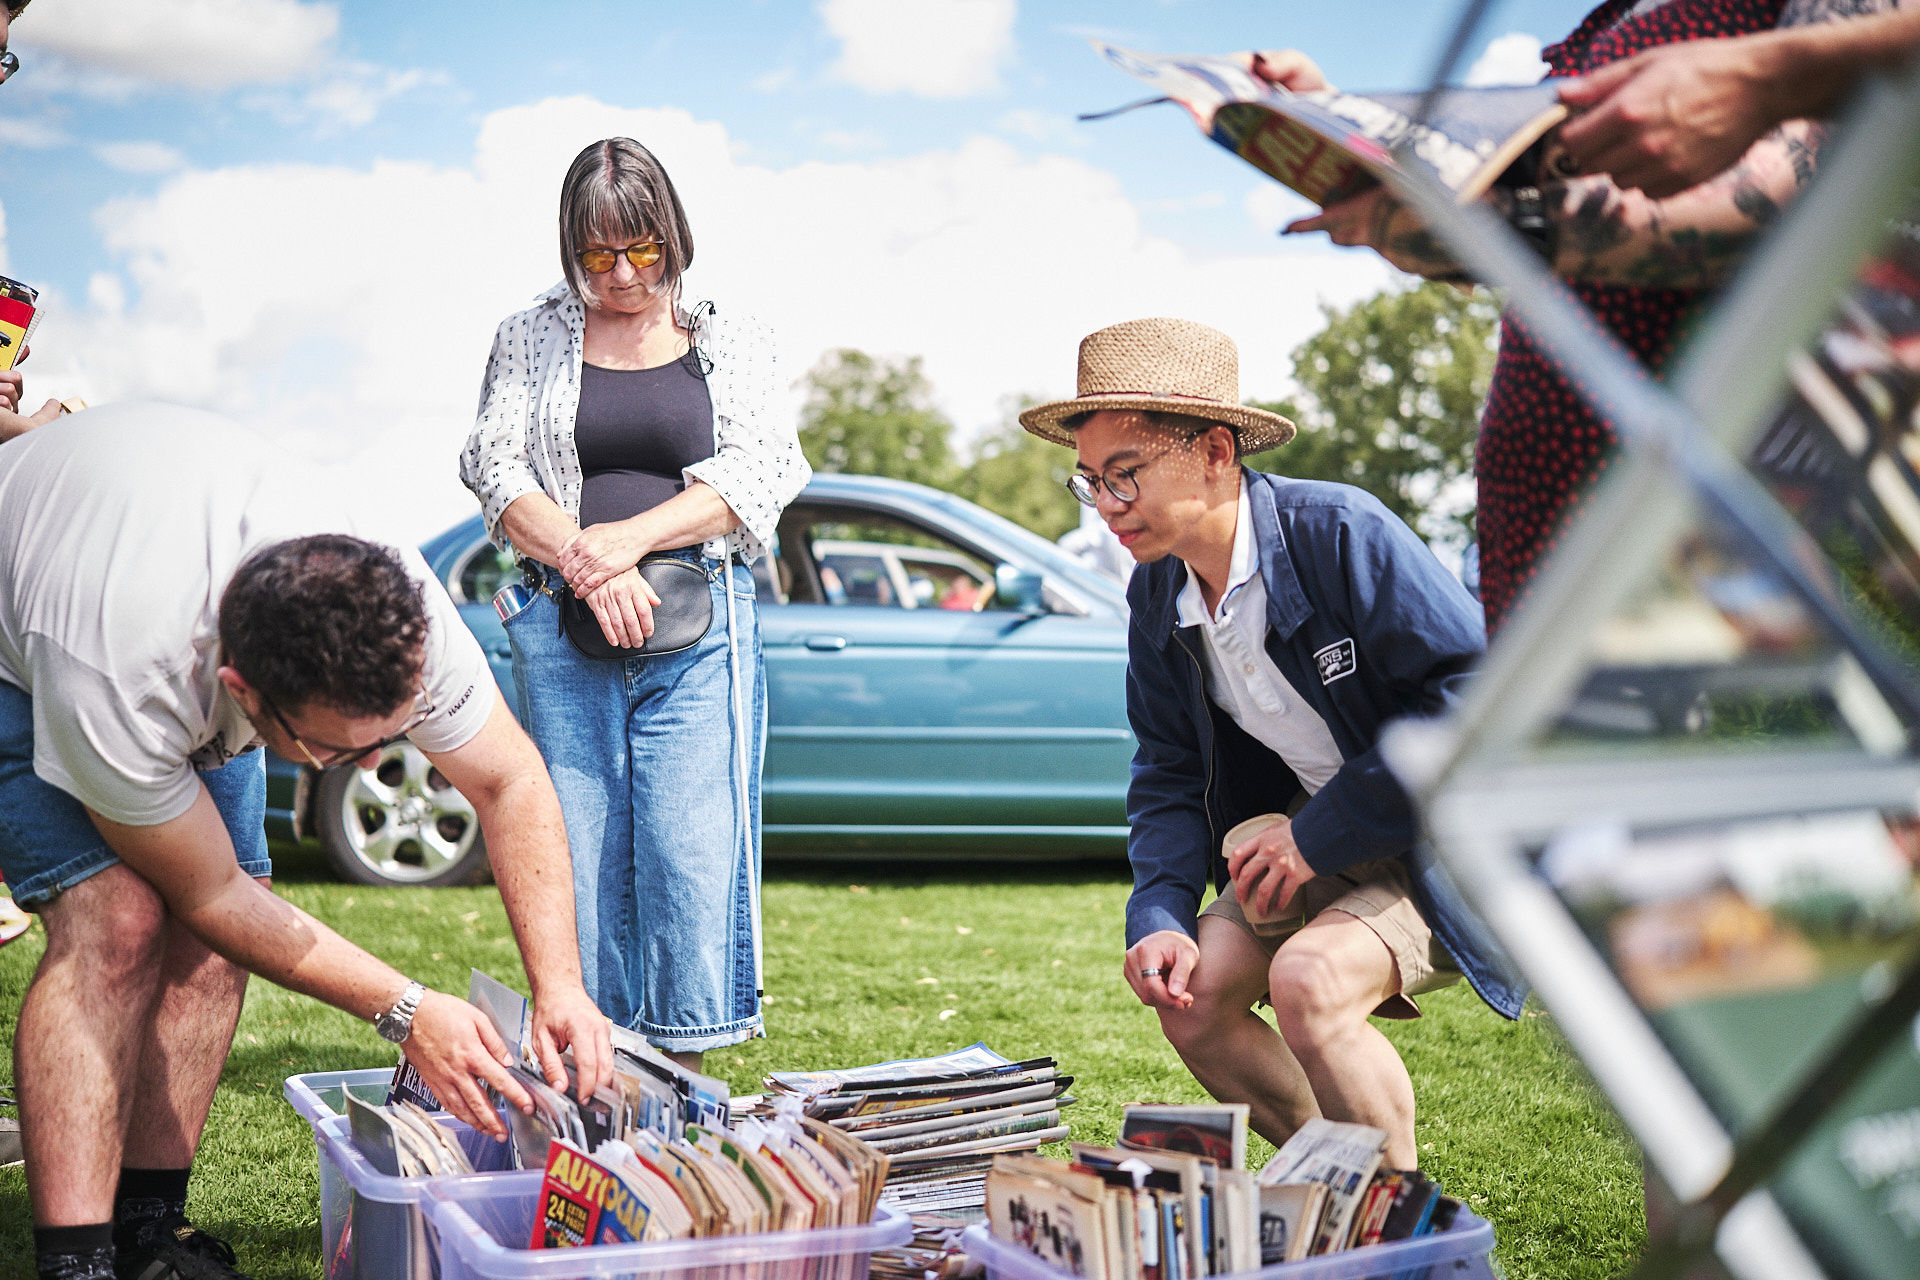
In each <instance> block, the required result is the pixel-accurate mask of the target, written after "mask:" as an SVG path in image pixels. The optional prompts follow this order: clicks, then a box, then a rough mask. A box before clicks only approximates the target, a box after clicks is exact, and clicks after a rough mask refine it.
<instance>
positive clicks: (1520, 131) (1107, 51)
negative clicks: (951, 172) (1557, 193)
mask: <svg viewBox="0 0 1920 1280" xmlns="http://www.w3.org/2000/svg"><path fill="white" fill-rule="evenodd" d="M1092 43H1093V47H1094V48H1095V49H1096V50H1098V51H1099V53H1100V56H1102V57H1103V58H1105V59H1106V60H1107V61H1108V62H1110V63H1112V64H1113V65H1114V66H1116V67H1118V68H1119V69H1120V70H1122V71H1125V72H1126V73H1127V74H1129V75H1131V76H1134V77H1137V78H1138V79H1140V80H1144V81H1145V82H1146V83H1148V84H1150V85H1152V86H1153V87H1154V88H1155V89H1157V90H1159V91H1160V94H1161V96H1160V97H1158V98H1153V99H1149V100H1148V103H1152V102H1173V103H1177V104H1178V105H1180V106H1182V107H1185V108H1186V110H1187V113H1188V114H1189V115H1191V116H1192V117H1193V120H1194V123H1195V124H1197V125H1199V126H1200V131H1201V132H1202V133H1204V134H1206V135H1207V136H1208V137H1209V138H1212V139H1213V140H1214V141H1215V142H1217V143H1219V144H1220V145H1221V146H1223V147H1225V148H1226V149H1227V150H1229V151H1231V152H1233V153H1234V154H1235V155H1237V156H1239V157H1240V158H1241V159H1242V160H1245V161H1246V162H1247V163H1248V164H1250V165H1252V166H1253V167H1254V168H1256V169H1258V170H1260V171H1261V172H1262V173H1265V174H1267V175H1268V176H1269V177H1272V178H1276V179H1278V180H1279V181H1280V182H1282V183H1285V184H1286V185H1287V186H1289V187H1291V188H1293V189H1294V190H1295V191H1297V192H1299V193H1300V194H1301V195H1303V196H1305V197H1306V198H1307V199H1309V200H1311V201H1313V202H1314V203H1315V204H1317V205H1321V206H1325V205H1331V204H1338V203H1340V202H1341V201H1342V200H1346V199H1348V198H1350V197H1352V196H1355V195H1358V194H1360V193H1361V192H1362V191H1365V190H1366V189H1367V188H1368V187H1371V186H1373V185H1374V184H1375V183H1378V182H1380V181H1383V180H1384V179H1385V178H1386V177H1387V175H1389V174H1391V173H1395V172H1408V173H1416V174H1418V175H1420V176H1423V177H1425V178H1428V179H1430V180H1432V181H1435V182H1438V183H1440V184H1441V185H1442V186H1445V187H1446V188H1447V189H1448V190H1450V191H1452V192H1453V193H1454V194H1455V195H1456V196H1457V197H1458V198H1459V199H1460V201H1461V202H1462V203H1466V202H1468V201H1471V200H1477V199H1479V198H1480V197H1481V196H1482V195H1484V194H1485V193H1486V191H1487V189H1488V188H1489V187H1492V186H1493V185H1495V184H1496V183H1502V184H1504V185H1510V186H1527V185H1532V184H1533V183H1535V182H1537V181H1538V180H1539V178H1540V176H1541V174H1542V173H1543V172H1558V171H1559V169H1560V167H1561V165H1562V163H1563V162H1562V160H1561V158H1560V153H1559V151H1558V149H1557V148H1556V147H1554V145H1553V143H1552V138H1551V134H1552V130H1553V128H1554V126H1556V125H1558V124H1559V123H1560V122H1561V121H1562V120H1564V119H1565V118H1566V115H1567V109H1566V108H1565V107H1563V106H1561V105H1560V102H1559V100H1558V89H1557V86H1556V84H1555V82H1554V81H1551V80H1546V81H1542V82H1541V83H1539V84H1531V85H1503V86H1498V87H1488V88H1449V89H1447V90H1445V91H1444V92H1443V93H1442V94H1441V95H1440V96H1439V98H1438V99H1437V101H1436V102H1435V103H1434V106H1433V110H1432V112H1431V115H1430V117H1429V119H1428V122H1427V123H1426V124H1424V125H1416V124H1415V116H1416V115H1417V113H1418V111H1419V106H1420V101H1421V98H1422V95H1420V94H1417V93H1343V92H1341V91H1340V90H1337V89H1325V90H1320V91H1317V92H1313V93H1294V92H1291V91H1290V90H1287V89H1282V88H1280V87H1278V86H1276V85H1271V84H1268V83H1267V82H1266V81H1264V80H1262V79H1260V78H1259V77H1257V76H1255V75H1254V74H1253V73H1252V72H1250V71H1249V70H1247V68H1246V67H1244V66H1242V65H1241V64H1240V63H1239V62H1237V61H1235V60H1234V59H1232V58H1221V57H1201V56H1194V55H1186V54H1171V55H1166V54H1151V53H1138V52H1135V51H1134V50H1132V49H1123V48H1121V47H1120V46H1119V45H1114V44H1105V43H1103V42H1101V41H1098V40H1095V41H1093V42H1092ZM1148 103H1139V104H1135V105H1140V106H1145V105H1148ZM1101 114H1105V115H1111V114H1113V113H1112V112H1106V113H1101ZM1097 118H1099V116H1098V115H1095V116H1082V117H1081V119H1083V120H1084V119H1097ZM1403 142H1404V143H1410V145H1408V146H1407V147H1406V149H1405V150H1404V151H1401V152H1397V151H1396V148H1398V147H1400V146H1401V144H1402V143H1403Z"/></svg>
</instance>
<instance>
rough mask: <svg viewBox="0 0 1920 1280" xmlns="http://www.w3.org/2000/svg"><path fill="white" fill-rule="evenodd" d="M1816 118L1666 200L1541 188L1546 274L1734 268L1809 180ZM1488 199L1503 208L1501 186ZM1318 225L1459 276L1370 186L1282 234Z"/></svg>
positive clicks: (1587, 187) (1659, 277)
mask: <svg viewBox="0 0 1920 1280" xmlns="http://www.w3.org/2000/svg"><path fill="white" fill-rule="evenodd" d="M1824 137H1825V128H1824V126H1821V125H1817V124H1813V123H1811V122H1808V121H1805V120H1796V121H1793V122H1791V123H1789V124H1786V125H1783V126H1781V127H1780V128H1779V129H1776V130H1775V131H1774V132H1773V133H1772V134H1769V135H1768V136H1767V137H1765V138H1763V139H1761V140H1760V141H1759V142H1758V143H1755V144H1754V146H1753V147H1752V148H1751V149H1750V150H1749V151H1748V152H1747V154H1746V156H1745V157H1744V158H1743V159H1742V160H1741V161H1740V162H1739V163H1738V164H1736V165H1735V166H1734V167H1733V168H1731V169H1729V170H1727V171H1726V172H1725V173H1723V174H1721V175H1720V176H1719V177H1717V178H1715V179H1713V180H1712V181H1710V182H1706V183H1702V184H1701V185H1700V186H1697V187H1694V188H1693V189H1691V190H1688V191H1683V192H1681V193H1680V194H1679V195H1678V196H1675V197H1674V198H1673V199H1671V200H1653V199H1649V198H1648V197H1647V196H1646V195H1644V194H1642V193H1641V192H1639V191H1623V190H1621V189H1620V188H1619V187H1617V186H1615V185H1614V184H1613V182H1612V181H1611V180H1609V179H1607V178H1604V177H1585V178H1575V179H1572V180H1571V181H1568V182H1566V183H1563V184H1558V185H1556V186H1554V187H1552V188H1549V189H1548V190H1547V191H1546V192H1545V195H1546V199H1547V216H1548V217H1549V219H1551V220H1552V222H1553V223H1554V224H1555V227H1556V228H1557V230H1558V242H1559V243H1558V248H1557V251H1556V252H1555V254H1554V260H1553V269H1554V272H1555V274H1557V275H1559V276H1561V277H1563V278H1565V279H1568V280H1589V281H1598V282H1601V283H1605V284H1630V285H1640V286H1642V287H1650V288H1661V289H1689V288H1700V287H1704V286H1709V285H1714V284H1718V283H1720V282H1721V281H1724V280H1725V279H1727V278H1728V277H1729V276H1731V275H1732V274H1733V271H1734V268H1735V267H1737V266H1738V265H1739V264H1740V261H1741V259H1742V258H1744V257H1745V256H1746V253H1747V250H1748V249H1749V248H1750V247H1751V245H1752V243H1753V239H1754V237H1755V236H1756V235H1758V234H1759V233H1760V232H1761V231H1762V230H1764V229H1765V228H1766V227H1767V226H1768V224H1770V223H1771V222H1772V221H1773V220H1774V219H1775V218H1776V217H1778V216H1779V214H1780V210H1781V209H1783V208H1785V207H1786V206H1787V204H1789V203H1790V202H1791V201H1792V200H1793V198H1794V196H1796V195H1797V194H1799V191H1800V189H1801V188H1802V187H1804V186H1806V185H1807V183H1809V182H1810V181H1812V180H1813V175H1814V170H1815V167H1816V160H1817V158H1818V152H1819V148H1820V144H1821V142H1822V141H1823V139H1824ZM1488 198H1489V200H1491V201H1492V203H1493V204H1494V205H1495V207H1496V208H1499V209H1500V211H1501V212H1502V213H1503V214H1504V213H1506V212H1507V210H1506V208H1505V207H1504V206H1505V204H1506V201H1507V196H1506V193H1505V192H1503V191H1500V190H1497V189H1496V190H1495V191H1494V192H1492V193H1490V195H1489V197H1488ZM1306 231H1325V232H1326V233H1327V234H1328V235H1329V236H1330V237H1332V239H1333V242H1334V243H1335V244H1344V245H1366V246H1369V247H1371V248H1373V249H1375V250H1377V251H1378V252H1379V253H1380V255H1381V256H1382V257H1384V258H1386V259H1387V261H1389V262H1391V263H1392V264H1393V265H1394V266H1396V267H1398V268H1400V269H1401V270H1402V271H1410V272H1412V273H1414V274H1415V275H1422V276H1429V277H1433V278H1437V279H1452V278H1458V276H1459V272H1460V268H1459V266H1458V265H1457V264H1456V263H1455V262H1454V261H1453V257H1452V255H1451V254H1449V253H1448V252H1447V249H1446V246H1445V245H1443V244H1441V243H1440V240H1439V237H1437V236H1435V235H1434V234H1433V233H1432V232H1431V231H1429V230H1427V228H1426V225H1425V224H1424V223H1422V222H1421V221H1420V219H1419V218H1418V216H1416V215H1415V214H1414V213H1413V211H1412V210H1410V209H1408V208H1406V207H1405V206H1404V205H1402V204H1401V203H1400V202H1399V201H1398V200H1395V199H1394V198H1393V197H1392V196H1390V195H1388V194H1386V192H1385V191H1384V190H1382V189H1379V188H1375V189H1374V190H1372V191H1368V192H1366V193H1364V194H1362V195H1358V196H1355V197H1354V198H1353V199H1351V200H1347V201H1345V202H1343V203H1341V204H1338V205H1334V206H1332V207H1331V208H1328V209H1323V210H1321V212H1319V213H1318V214H1316V215H1314V216H1313V217H1311V218H1302V219H1300V220H1299V221H1298V222H1295V223H1293V224H1291V225H1290V226H1288V227H1287V228H1286V232H1287V233H1288V234H1294V233H1299V232H1306Z"/></svg>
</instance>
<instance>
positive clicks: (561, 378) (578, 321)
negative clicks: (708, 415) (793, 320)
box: [460, 282, 813, 561]
mask: <svg viewBox="0 0 1920 1280" xmlns="http://www.w3.org/2000/svg"><path fill="white" fill-rule="evenodd" d="M678 318H679V320H680V323H681V324H682V326H684V327H685V328H686V329H687V330H688V331H689V332H690V333H692V335H693V342H694V345H695V346H696V347H698V348H699V350H700V353H701V354H702V355H704V356H706V357H707V359H708V360H709V361H710V362H711V363H712V368H711V370H710V371H709V372H708V374H707V394H708V396H709V397H710V398H711V399H712V401H713V443H714V452H713V456H712V457H711V458H707V459H704V460H703V461H700V462H696V463H694V464H693V465H692V466H690V467H687V468H686V469H685V472H684V474H685V477H686V480H687V483H689V484H691V483H692V482H693V481H695V480H699V481H703V482H704V483H706V484H709V485H711V486H713V490H714V492H716V493H718V494H719V495H720V497H721V499H722V500H723V501H725V502H726V504H727V506H728V507H730V508H732V510H733V514H734V515H735V516H737V517H738V518H739V520H740V527H739V528H738V529H737V530H735V531H734V532H732V533H730V534H727V535H726V537H725V538H724V539H722V538H715V539H713V540H712V541H710V542H708V543H707V544H706V547H705V550H706V552H707V554H708V555H712V556H722V555H725V554H726V553H727V551H729V550H730V551H734V552H738V553H740V554H741V555H742V556H744V557H745V558H746V559H748V560H750V561H751V560H754V559H756V558H758V557H759V556H761V555H763V554H764V553H765V552H766V551H767V549H768V548H770V547H771V546H772V545H773V528H774V525H775V524H776V523H777V522H778V521H779V519H780V513H781V512H782V511H783V510H785V509H786V505H787V504H788V503H789V502H791V501H793V499H794V498H795V497H796V496H798V494H799V493H800V490H801V489H803V488H805V487H806V483H807V481H808V480H809V479H810V478H812V476H813V469H812V468H811V467H809V466H808V465H807V460H806V458H805V457H804V456H803V455H802V454H801V452H800V436H799V433H798V431H797V430H796V428H795V425H794V424H793V423H792V422H789V421H786V420H784V417H781V418H780V419H779V420H776V414H775V411H774V396H775V392H776V391H777V389H778V387H779V372H778V369H777V361H776V357H775V351H774V342H773V334H772V331H771V330H769V329H768V328H767V326H766V325H764V324H762V323H761V322H760V321H758V320H756V319H754V318H753V317H751V316H748V315H745V314H739V313H735V312H732V311H721V310H720V309H719V308H718V307H716V306H715V305H714V304H713V303H711V302H700V303H695V304H694V305H692V306H691V307H683V308H681V309H680V312H679V317H678ZM586 330H587V309H586V306H585V304H583V303H582V302H581V301H580V299H579V298H578V297H576V296H575V295H574V293H573V290H571V289H569V288H568V287H567V285H566V284H565V283H564V282H563V283H560V284H557V285H555V286H553V288H551V289H549V290H547V291H546V292H545V293H543V294H541V295H540V297H539V300H538V302H537V304H536V305H534V306H532V307H529V308H528V309H527V310H525V311H520V312H516V313H515V314H513V315H511V316H508V317H507V318H506V319H505V320H504V321H502V322H501V324H500V328H499V331H498V332H497V333H495V335H494V339H493V354H492V355H491V356H489V357H488V359H487V377H486V381H485V382H484V383H483V384H482V385H481V388H480V412H479V418H478V420H477V421H476V422H475V423H474V427H473V433H472V434H471V435H469V436H468V437H467V444H466V448H465V449H463V450H462V451H461V454H460V480H461V482H462V483H463V484H465V485H466V486H467V488H469V489H471V490H473V493H474V496H475V497H477V498H479V499H480V511H481V515H482V516H483V518H484V519H485V520H486V522H487V534H488V536H489V537H491V538H492V539H493V541H494V544H495V545H496V546H498V547H500V548H502V549H503V550H511V549H512V547H511V545H510V543H509V542H508V539H507V535H506V533H505V532H504V531H503V530H502V529H501V528H500V517H501V515H502V514H503V513H505V511H506V509H507V508H508V507H509V506H511V505H512V504H513V501H514V499H516V498H520V497H523V496H525V495H526V494H529V493H544V494H546V495H547V496H548V497H549V498H552V499H553V500H554V501H555V502H557V503H558V504H560V508H561V509H562V510H563V511H565V512H566V513H567V515H568V516H569V517H570V518H571V519H573V520H576V521H577V520H579V519H580V490H581V487H582V481H583V479H584V477H583V475H582V474H581V470H580V453H579V450H578V449H577V448H576V447H575V445H574V440H573V425H574V416H575V414H576V413H577V412H578V411H579V408H580V365H581V353H582V351H583V350H584V345H585V341H586Z"/></svg>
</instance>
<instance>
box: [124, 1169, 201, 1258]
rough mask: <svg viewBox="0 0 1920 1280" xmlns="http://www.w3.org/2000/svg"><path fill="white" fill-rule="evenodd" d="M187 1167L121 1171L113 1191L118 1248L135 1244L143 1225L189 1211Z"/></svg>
mask: <svg viewBox="0 0 1920 1280" xmlns="http://www.w3.org/2000/svg"><path fill="white" fill-rule="evenodd" d="M192 1172H193V1169H192V1167H191V1166H189V1167H188V1168H185V1169H126V1168H123V1169H121V1170H120V1185H119V1186H118V1187H117V1188H115V1189H114V1193H113V1243H114V1245H115V1246H116V1247H117V1248H120V1249H128V1248H131V1247H133V1245H134V1243H135V1242H136V1240H137V1239H138V1237H139V1235H140V1231H141V1228H143V1227H145V1226H146V1225H147V1224H149V1223H152V1222H157V1221H159V1220H160V1219H161V1218H164V1217H167V1216H168V1215H170V1214H184V1213H186V1211H187V1177H188V1175H189V1174H191V1173H192Z"/></svg>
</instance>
